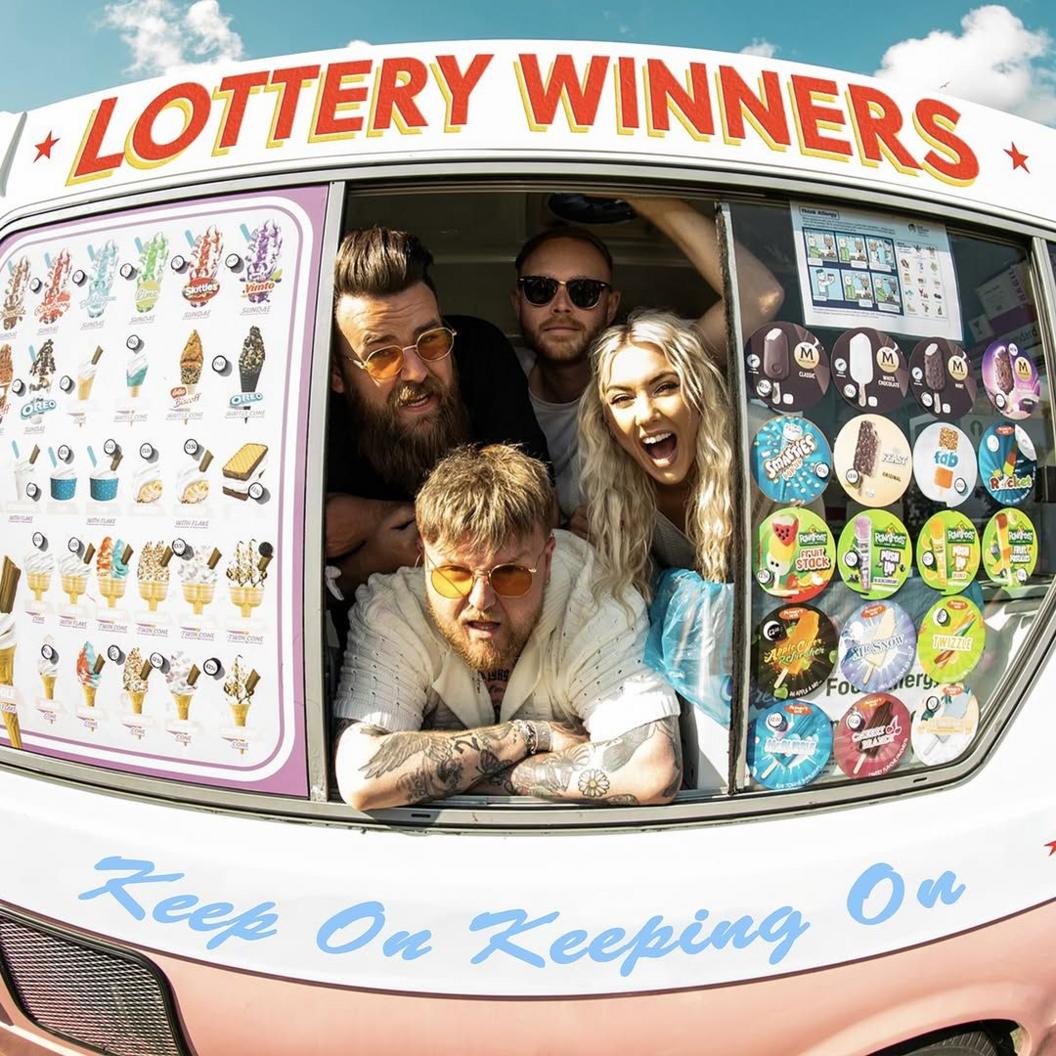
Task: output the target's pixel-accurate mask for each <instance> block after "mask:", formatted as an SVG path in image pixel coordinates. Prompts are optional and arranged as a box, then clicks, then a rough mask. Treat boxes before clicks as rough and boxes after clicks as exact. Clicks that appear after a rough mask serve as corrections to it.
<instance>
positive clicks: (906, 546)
mask: <svg viewBox="0 0 1056 1056" xmlns="http://www.w3.org/2000/svg"><path fill="white" fill-rule="evenodd" d="M836 561H837V564H838V565H839V569H840V578H841V579H842V580H843V581H844V583H846V584H847V586H849V587H850V588H851V590H853V591H856V592H857V593H858V594H861V595H862V596H863V597H866V598H886V597H889V596H890V595H891V594H894V593H895V591H897V590H898V589H899V588H900V587H901V586H902V584H903V583H905V581H906V577H907V576H908V575H909V570H910V569H911V568H912V567H913V543H912V541H911V540H910V537H909V532H908V531H907V530H906V526H905V525H904V524H903V523H902V522H901V521H900V520H899V519H898V518H897V517H896V516H895V515H894V514H893V513H891V512H890V511H888V510H861V511H860V512H859V513H857V514H855V516H854V517H852V518H851V519H850V520H849V521H848V522H847V525H846V526H845V527H844V529H843V531H842V532H841V533H840V542H839V545H838V546H837V548H836Z"/></svg>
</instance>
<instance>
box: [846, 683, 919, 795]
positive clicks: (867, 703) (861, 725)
mask: <svg viewBox="0 0 1056 1056" xmlns="http://www.w3.org/2000/svg"><path fill="white" fill-rule="evenodd" d="M909 735H910V720H909V711H908V710H907V708H906V706H905V704H903V703H902V701H900V700H899V699H898V697H893V696H891V694H890V693H870V694H869V695H868V696H867V697H862V699H861V700H858V701H855V703H854V704H852V705H851V706H850V708H848V709H847V711H846V712H844V715H843V718H841V719H840V721H839V724H838V725H837V727H836V735H835V737H834V738H833V753H834V754H835V756H836V763H837V765H838V766H839V768H840V769H841V770H842V771H843V772H844V773H845V774H846V775H847V776H848V777H879V776H880V775H881V774H886V773H887V772H888V771H890V770H894V768H895V767H896V766H898V764H899V761H900V760H901V759H902V756H903V755H905V754H906V748H907V747H908V746H909Z"/></svg>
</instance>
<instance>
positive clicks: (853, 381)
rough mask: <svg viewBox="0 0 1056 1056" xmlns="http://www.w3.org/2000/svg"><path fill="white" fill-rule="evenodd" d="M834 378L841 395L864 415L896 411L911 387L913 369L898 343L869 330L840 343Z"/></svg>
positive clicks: (834, 352)
mask: <svg viewBox="0 0 1056 1056" xmlns="http://www.w3.org/2000/svg"><path fill="white" fill-rule="evenodd" d="M832 377H833V383H834V384H835V386H836V388H837V390H838V391H839V393H840V395H841V396H842V397H843V398H844V399H845V400H846V401H847V402H848V403H850V404H852V405H853V406H855V407H859V408H860V409H861V410H863V411H893V410H894V409H895V408H896V407H899V406H901V404H902V400H903V398H904V397H905V395H906V389H907V388H908V387H909V368H908V367H907V366H906V357H905V356H904V355H902V350H901V349H900V348H899V347H898V342H897V341H896V340H895V339H894V338H893V337H889V336H888V335H887V334H885V333H882V332H881V331H880V330H870V329H868V328H866V327H858V328H856V329H854V330H848V331H847V332H846V333H844V334H841V335H840V336H839V337H838V338H837V339H836V344H835V345H833V346H832Z"/></svg>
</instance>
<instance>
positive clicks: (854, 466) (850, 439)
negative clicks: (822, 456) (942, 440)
mask: <svg viewBox="0 0 1056 1056" xmlns="http://www.w3.org/2000/svg"><path fill="white" fill-rule="evenodd" d="M832 460H833V466H834V468H835V470H836V476H837V477H839V478H840V483H841V484H842V485H843V487H844V490H845V491H846V492H847V494H848V495H850V496H851V498H852V499H855V500H856V501H858V502H860V503H861V504H862V505H863V506H890V505H891V504H892V503H895V502H898V500H899V499H900V498H902V495H903V493H904V492H905V490H906V488H907V487H909V480H910V477H911V476H912V475H913V459H912V456H911V454H910V451H909V441H907V440H906V438H905V436H904V435H903V433H902V430H901V429H899V428H898V426H897V425H895V424H894V422H891V421H888V419H887V418H882V417H881V416H880V415H878V414H860V415H858V417H857V418H852V419H851V420H850V421H849V422H848V423H847V424H846V425H845V426H844V427H843V428H842V429H841V430H840V434H839V436H837V437H836V446H835V447H834V448H833V451H832Z"/></svg>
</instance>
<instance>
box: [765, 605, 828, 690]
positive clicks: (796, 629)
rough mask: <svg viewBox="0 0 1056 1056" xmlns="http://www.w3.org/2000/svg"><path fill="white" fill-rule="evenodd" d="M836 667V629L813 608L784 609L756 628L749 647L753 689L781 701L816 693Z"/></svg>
mask: <svg viewBox="0 0 1056 1056" xmlns="http://www.w3.org/2000/svg"><path fill="white" fill-rule="evenodd" d="M835 663H836V628H835V627H833V625H832V621H831V620H830V619H829V618H828V616H826V615H825V613H823V612H820V611H819V610H818V609H816V608H814V606H813V605H785V606H783V607H782V608H780V609H775V610H774V611H773V612H772V613H770V615H769V616H767V617H766V618H765V619H763V621H762V622H761V623H760V624H759V626H758V627H757V628H756V630H755V638H754V641H753V643H752V670H753V671H754V672H755V684H756V687H757V688H758V689H759V690H761V691H762V692H763V693H765V694H766V695H767V696H769V697H773V698H775V699H776V700H785V699H786V698H788V697H802V696H805V695H806V694H807V693H810V692H812V691H813V690H815V689H817V688H818V686H820V685H821V684H822V683H823V682H824V681H825V679H827V678H828V677H829V675H830V674H831V673H832V668H833V665H834V664H835Z"/></svg>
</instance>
